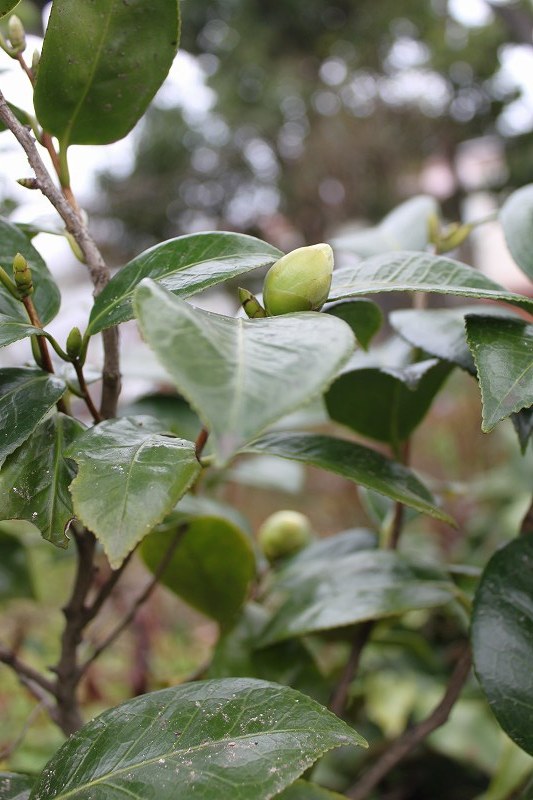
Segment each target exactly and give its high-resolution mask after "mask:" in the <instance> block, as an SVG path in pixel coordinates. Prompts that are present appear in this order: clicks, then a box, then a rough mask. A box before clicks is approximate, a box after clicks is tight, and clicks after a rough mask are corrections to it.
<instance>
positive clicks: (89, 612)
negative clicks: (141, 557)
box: [85, 550, 134, 622]
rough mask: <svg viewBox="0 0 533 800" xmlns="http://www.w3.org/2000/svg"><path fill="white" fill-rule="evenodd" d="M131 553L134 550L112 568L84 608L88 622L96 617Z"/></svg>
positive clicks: (128, 561) (126, 564) (127, 562)
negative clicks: (88, 604)
mask: <svg viewBox="0 0 533 800" xmlns="http://www.w3.org/2000/svg"><path fill="white" fill-rule="evenodd" d="M133 553H134V551H133V550H132V552H131V553H130V554H129V555H128V556H126V558H125V559H124V561H123V562H122V564H121V565H120V567H119V568H118V569H114V570H113V571H112V572H111V575H110V576H109V578H108V579H107V580H106V581H105V583H104V584H102V586H101V587H100V589H99V591H98V594H97V595H96V597H95V599H94V601H93V602H92V604H91V605H90V606H88V607H87V608H86V611H85V617H86V619H87V621H88V622H90V621H91V620H92V619H94V618H95V617H96V615H97V614H98V612H99V611H100V609H101V608H102V606H103V605H104V603H105V601H106V600H107V599H108V597H109V596H110V595H111V592H112V591H113V589H114V588H115V586H116V584H117V583H118V580H119V578H120V576H121V575H122V573H123V572H124V570H125V569H126V567H127V566H128V564H129V563H130V561H131V557H132V556H133Z"/></svg>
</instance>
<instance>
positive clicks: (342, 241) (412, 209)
mask: <svg viewBox="0 0 533 800" xmlns="http://www.w3.org/2000/svg"><path fill="white" fill-rule="evenodd" d="M432 215H434V216H437V217H438V216H439V207H438V205H437V202H436V201H435V199H434V198H433V197H430V196H429V195H419V196H418V197H412V198H411V199H410V200H407V201H406V202H405V203H402V204H401V205H399V206H398V207H397V208H395V209H394V210H393V211H391V212H390V214H387V216H386V217H385V218H384V219H383V220H382V221H381V222H380V224H379V225H376V226H375V227H373V228H365V229H363V230H359V231H354V232H353V233H346V234H344V235H343V236H339V237H338V238H337V239H334V240H333V242H332V245H333V247H334V248H335V250H336V251H338V252H340V253H342V252H348V253H355V254H356V255H358V256H361V257H362V258H368V257H369V256H374V255H378V254H379V253H388V252H390V251H391V250H424V249H425V248H426V246H427V244H428V238H429V218H430V217H431V216H432Z"/></svg>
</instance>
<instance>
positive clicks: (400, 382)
mask: <svg viewBox="0 0 533 800" xmlns="http://www.w3.org/2000/svg"><path fill="white" fill-rule="evenodd" d="M451 369H452V367H451V365H450V364H449V363H447V362H444V361H436V360H435V359H431V360H428V361H421V362H418V363H416V364H411V365H409V366H408V367H405V368H404V369H403V370H395V371H393V370H388V369H378V368H372V367H369V368H367V369H356V370H352V371H351V372H345V373H344V374H343V375H341V376H340V377H339V378H337V380H336V381H335V383H334V384H333V385H332V386H331V387H330V388H329V390H328V392H327V393H326V396H325V400H326V408H327V409H328V413H329V415H330V417H331V419H332V420H334V421H335V422H340V423H341V424H342V425H346V426H347V427H349V428H351V429H352V430H354V431H356V432H357V433H360V434H362V435H363V436H367V437H369V438H371V439H377V440H378V441H380V442H387V443H389V444H391V445H393V446H394V447H397V446H398V444H399V443H400V442H403V441H405V439H407V438H408V437H409V436H410V435H411V433H412V432H413V431H414V429H415V428H416V427H417V425H419V424H420V422H422V420H423V419H424V417H425V415H426V413H427V411H428V409H429V407H430V405H431V403H432V401H433V398H434V397H435V395H436V394H437V392H438V391H439V389H440V388H441V386H442V384H443V383H444V381H445V380H446V378H447V377H448V375H449V373H450V371H451Z"/></svg>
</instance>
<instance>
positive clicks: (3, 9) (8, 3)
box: [0, 0, 20, 17]
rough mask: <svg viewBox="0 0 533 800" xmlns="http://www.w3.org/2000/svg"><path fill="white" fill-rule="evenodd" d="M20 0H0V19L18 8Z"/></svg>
mask: <svg viewBox="0 0 533 800" xmlns="http://www.w3.org/2000/svg"><path fill="white" fill-rule="evenodd" d="M19 3H20V0H0V17H5V16H6V14H9V12H10V11H13V9H14V8H16V7H17V6H18V4H19Z"/></svg>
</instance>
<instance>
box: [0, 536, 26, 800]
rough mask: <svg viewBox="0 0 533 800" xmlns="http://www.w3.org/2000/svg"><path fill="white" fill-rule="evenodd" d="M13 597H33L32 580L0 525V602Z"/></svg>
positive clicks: (18, 546)
mask: <svg viewBox="0 0 533 800" xmlns="http://www.w3.org/2000/svg"><path fill="white" fill-rule="evenodd" d="M13 597H34V587H33V578H32V574H31V570H30V568H29V565H28V554H27V550H26V548H25V547H24V545H23V543H22V542H21V540H20V539H19V538H18V536H13V534H11V533H9V532H8V531H7V530H5V529H4V526H3V525H2V523H0V600H10V599H11V598H13ZM1 785H2V781H1V778H0V787H1ZM0 800H2V792H1V790H0Z"/></svg>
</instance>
